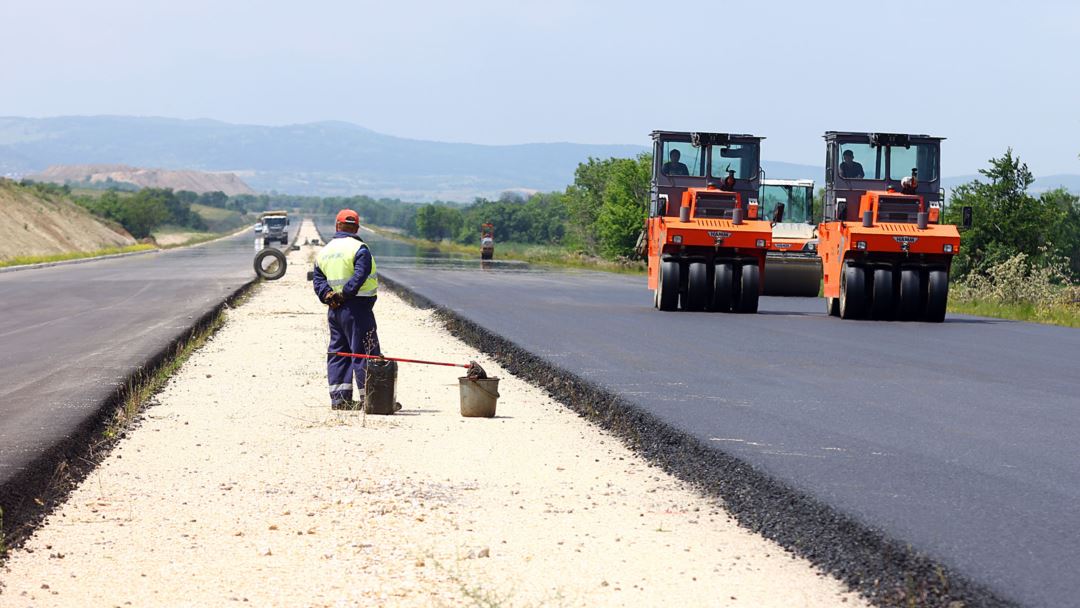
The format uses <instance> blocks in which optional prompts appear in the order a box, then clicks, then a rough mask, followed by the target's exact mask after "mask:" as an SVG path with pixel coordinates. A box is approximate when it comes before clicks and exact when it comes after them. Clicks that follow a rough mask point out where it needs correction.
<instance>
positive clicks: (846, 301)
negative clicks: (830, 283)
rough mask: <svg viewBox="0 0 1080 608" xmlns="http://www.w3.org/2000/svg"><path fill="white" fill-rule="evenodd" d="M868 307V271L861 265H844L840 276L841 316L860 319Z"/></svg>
mask: <svg viewBox="0 0 1080 608" xmlns="http://www.w3.org/2000/svg"><path fill="white" fill-rule="evenodd" d="M865 308H866V273H865V271H864V270H863V268H862V267H860V266H852V265H850V264H849V265H847V266H844V274H843V275H841V277H840V318H841V319H858V318H859V317H861V316H862V314H863V310H864V309H865Z"/></svg>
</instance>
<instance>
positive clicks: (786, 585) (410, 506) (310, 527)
mask: <svg viewBox="0 0 1080 608" xmlns="http://www.w3.org/2000/svg"><path fill="white" fill-rule="evenodd" d="M314 236H315V233H314V231H313V230H312V226H311V224H310V223H308V224H305V226H304V227H303V229H302V231H301V234H300V242H303V241H304V240H305V239H307V238H311V237H314ZM314 251H315V248H313V247H306V246H305V247H303V248H302V249H301V250H300V251H296V252H292V253H291V254H290V256H289V260H290V265H291V267H290V270H289V273H288V274H287V275H286V277H285V278H284V279H282V280H280V281H277V282H273V283H266V284H263V285H262V286H261V287H260V288H259V289H258V291H257V292H256V293H255V295H254V296H253V297H252V299H251V300H250V301H248V302H247V303H245V304H244V305H243V306H241V307H240V308H238V309H236V310H233V311H231V312H230V313H229V317H228V320H227V322H226V324H225V326H224V327H223V329H222V330H221V331H220V332H219V333H218V334H216V335H215V336H214V337H213V339H212V340H211V341H210V342H209V343H208V344H207V345H206V346H205V347H203V348H202V349H201V350H200V351H198V352H196V353H195V354H194V355H193V356H192V358H191V359H190V360H189V361H188V362H187V363H186V364H185V365H184V366H183V368H182V369H181V370H180V371H179V372H178V374H177V375H176V376H175V377H174V378H173V380H171V381H170V383H169V385H168V386H167V387H166V388H165V390H164V391H163V392H162V393H161V394H160V395H158V397H157V398H156V404H155V405H154V406H152V407H151V408H149V409H148V410H147V411H146V414H145V419H144V420H143V421H142V423H141V424H140V426H139V427H138V428H136V429H134V430H133V431H131V432H129V433H128V435H127V437H126V438H125V439H123V440H122V441H121V442H120V444H119V445H118V446H117V448H116V450H115V451H114V452H113V453H112V454H111V455H110V456H109V457H107V458H106V460H105V461H104V462H103V463H102V464H101V466H100V467H99V468H98V469H97V470H96V471H95V472H94V473H93V474H91V476H90V477H89V478H87V479H86V481H85V482H84V483H83V484H82V486H81V487H79V488H78V489H76V490H75V491H74V492H73V493H72V495H71V496H70V498H69V500H68V502H67V503H66V504H64V505H63V506H62V507H60V509H59V510H58V511H57V512H55V513H54V514H53V515H52V516H50V518H49V520H48V521H47V522H46V524H45V525H44V526H43V527H42V528H41V529H39V530H38V531H37V532H36V533H35V534H34V536H33V537H32V538H30V539H29V540H28V541H27V543H26V546H25V547H24V548H22V549H19V550H17V551H14V552H13V554H12V556H11V558H10V560H9V561H8V563H7V565H6V569H5V570H4V571H0V583H2V584H0V604H2V605H4V606H12V607H16V606H35V607H42V606H113V605H118V606H122V605H133V606H176V605H185V606H233V605H237V606H243V605H251V606H507V607H510V606H540V605H553V606H590V607H591V606H664V605H670V606H755V607H762V606H766V607H767V606H784V607H787V606H804V607H806V606H809V607H813V606H823V607H824V606H838V605H844V606H865V603H864V602H863V601H862V600H861V599H860V598H859V597H857V596H855V595H853V594H851V593H847V592H845V591H844V589H843V588H842V585H841V584H840V583H839V582H837V581H836V580H834V579H832V578H830V577H828V576H824V575H822V574H821V573H820V572H818V571H817V570H815V569H814V568H813V567H812V566H811V565H810V564H809V563H807V562H806V561H805V560H802V559H799V558H795V557H793V556H791V555H790V554H788V553H786V552H785V551H784V550H783V549H781V548H780V547H778V546H777V545H775V544H773V543H771V542H769V541H767V540H764V539H762V538H761V537H758V536H756V535H754V534H753V533H751V532H749V531H747V530H745V529H742V528H739V527H738V526H737V525H736V524H735V523H733V521H732V520H731V519H730V518H729V517H728V514H727V513H726V512H725V511H724V508H723V505H722V504H720V503H718V502H717V501H715V500H712V499H709V498H705V497H703V496H702V495H700V494H698V493H697V492H695V491H694V490H693V489H692V488H690V487H688V486H687V485H686V484H683V483H681V482H679V481H677V480H675V479H673V478H672V477H670V476H668V475H666V474H665V473H663V472H662V471H660V470H659V469H657V468H655V467H653V466H651V465H650V464H649V463H648V462H646V461H644V460H642V459H641V458H640V457H638V456H637V455H635V454H634V453H632V452H630V451H629V450H628V449H627V448H625V447H624V446H623V445H622V444H621V443H620V442H619V441H618V440H617V439H615V438H613V437H611V436H610V435H607V434H606V433H604V432H603V431H600V430H598V429H597V428H596V427H594V426H592V425H591V424H589V423H588V422H586V421H584V420H583V419H582V418H580V417H578V416H577V415H575V414H574V413H572V412H570V411H568V410H567V409H566V408H564V407H562V406H560V405H559V404H557V403H555V402H553V401H552V400H551V399H550V398H549V397H548V396H547V395H546V394H545V393H544V392H543V391H541V390H539V389H537V388H535V387H533V386H531V385H529V384H527V383H525V382H524V381H522V380H519V379H517V378H514V377H511V376H508V375H507V373H506V372H505V370H503V369H500V367H499V366H498V365H497V364H495V363H493V362H491V361H490V360H488V359H486V358H484V357H482V356H481V355H480V354H479V353H477V352H475V351H474V350H472V349H471V348H470V347H468V346H467V345H465V344H464V343H462V342H461V341H459V340H457V339H456V338H454V337H453V336H451V335H450V334H449V332H447V330H446V329H445V328H444V327H443V326H442V325H441V324H440V323H439V322H438V321H437V320H436V319H435V318H434V317H433V316H432V313H431V312H430V311H424V310H419V309H416V308H412V307H411V306H409V305H408V304H406V303H405V302H403V301H402V300H401V299H399V298H397V297H396V296H394V295H393V294H389V293H386V294H383V295H380V296H379V300H378V303H377V304H376V314H377V317H378V323H379V334H380V339H381V341H382V343H383V348H384V350H386V351H387V352H388V353H393V354H395V355H399V356H403V357H415V358H425V359H436V360H445V361H460V362H466V361H469V360H471V359H475V360H479V361H480V362H481V364H482V365H483V366H484V367H485V368H486V369H487V371H488V372H489V374H492V375H497V376H501V377H502V383H501V386H500V387H499V391H500V393H501V394H502V397H501V399H500V401H499V406H498V417H497V418H494V419H476V418H470V419H466V418H462V417H460V415H459V411H458V407H459V402H458V386H457V376H459V375H460V374H461V372H462V371H463V370H457V371H455V370H454V369H451V368H441V367H425V366H415V365H413V366H409V365H406V364H403V365H402V367H401V368H400V373H399V384H398V399H399V401H400V402H401V403H402V404H403V405H404V409H403V410H402V411H401V412H399V413H398V414H396V415H394V416H366V417H365V416H364V415H363V414H362V413H359V412H336V411H331V410H330V408H329V403H328V402H329V395H328V393H327V385H326V376H325V368H324V362H325V356H324V354H323V353H325V350H326V345H327V329H326V320H325V307H324V306H322V305H321V304H319V303H318V302H317V301H316V299H315V297H314V295H313V294H312V292H311V287H310V284H309V283H307V281H305V280H304V271H305V270H306V269H307V268H308V264H307V260H309V259H310V256H312V255H313V253H314ZM245 602H247V603H245Z"/></svg>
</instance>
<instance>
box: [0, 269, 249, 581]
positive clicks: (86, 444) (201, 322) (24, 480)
mask: <svg viewBox="0 0 1080 608" xmlns="http://www.w3.org/2000/svg"><path fill="white" fill-rule="evenodd" d="M258 283H259V279H257V278H254V279H252V280H250V281H248V282H247V283H245V284H243V285H241V286H240V287H238V288H237V289H236V290H234V291H233V292H232V293H231V294H229V295H228V296H226V297H225V298H224V299H222V300H221V301H220V302H218V303H217V304H215V305H214V306H213V307H211V308H210V310H208V311H206V312H205V313H203V314H202V315H201V316H199V317H198V318H197V319H195V320H193V321H192V322H191V324H190V325H188V326H187V328H186V329H184V330H182V331H181V332H180V333H178V334H177V335H176V336H175V337H173V339H171V340H170V341H169V342H168V343H167V344H166V345H165V346H163V347H162V348H160V349H159V350H158V351H156V352H155V353H154V354H153V355H151V356H150V357H148V358H147V359H146V361H145V362H144V363H142V364H141V365H140V366H139V367H137V368H135V369H133V370H132V371H131V372H130V373H129V374H128V375H127V376H126V377H125V378H124V379H123V380H122V381H121V383H120V384H119V385H118V386H117V388H116V389H115V390H114V391H113V392H112V393H111V394H110V395H109V396H108V397H106V398H105V399H103V400H102V401H101V402H100V403H99V404H98V405H97V407H96V411H95V413H94V414H93V415H92V416H90V417H88V418H87V419H86V421H85V422H83V424H82V425H80V426H79V427H78V428H76V429H75V431H74V432H72V433H71V434H70V435H68V436H67V437H65V438H63V439H61V440H60V441H58V442H56V443H55V444H54V445H52V446H50V447H49V448H48V449H46V450H45V451H44V452H42V453H41V455H39V456H38V457H37V458H35V459H34V460H33V461H31V462H30V463H29V464H27V466H26V467H25V468H24V470H23V471H22V472H21V473H20V474H18V475H16V476H14V477H12V478H11V479H9V480H8V481H7V482H6V483H4V484H3V485H0V524H2V526H3V527H2V529H0V548H2V549H3V551H0V563H2V562H3V560H4V558H5V557H6V554H7V553H8V552H10V550H11V549H13V548H17V547H18V546H20V545H21V544H22V542H23V541H25V540H26V538H28V537H29V536H30V535H31V534H32V533H33V532H34V530H35V529H36V528H37V527H38V526H39V525H41V523H42V522H43V521H44V520H45V518H46V517H48V516H49V514H51V513H52V512H53V510H54V509H55V508H56V507H57V506H59V505H60V504H62V503H63V501H64V500H66V499H67V496H68V494H69V493H70V492H71V490H72V489H74V488H75V487H76V486H78V485H79V484H80V483H81V482H82V481H83V480H85V479H86V477H87V476H88V475H89V474H90V473H91V472H92V471H93V470H94V468H96V466H97V464H98V463H99V462H101V460H102V459H103V458H104V457H105V456H107V455H108V454H109V452H111V451H112V448H113V447H114V446H115V445H116V443H117V442H118V441H119V440H120V439H121V438H122V437H123V436H124V433H123V432H122V433H119V434H118V436H117V437H115V438H113V439H111V440H103V439H102V433H103V431H104V430H105V429H106V428H108V426H109V422H110V420H111V419H112V417H113V415H114V414H115V413H116V411H117V410H118V409H119V408H122V407H123V404H124V401H125V399H127V397H128V396H129V395H131V394H132V393H133V392H134V391H135V390H136V389H137V388H138V387H139V385H140V384H141V383H142V382H143V380H144V379H146V378H149V377H152V376H153V375H154V374H156V373H157V372H158V371H159V370H161V369H162V368H164V367H165V366H166V365H168V364H169V363H170V362H172V361H173V360H174V359H175V358H176V357H177V355H178V354H179V353H180V351H181V350H182V349H183V347H184V346H185V345H186V344H187V343H188V342H189V341H191V340H192V338H194V337H195V336H196V335H197V334H199V333H200V332H201V331H203V330H205V329H207V328H210V327H212V326H213V325H214V324H215V322H216V321H217V320H218V319H219V318H220V317H221V315H223V314H224V313H225V311H226V310H227V309H228V308H230V307H231V306H232V304H234V303H235V302H237V301H238V300H240V299H241V298H243V297H244V296H245V295H247V293H248V292H249V291H250V290H251V289H253V288H254V287H255V286H256V285H257V284H258ZM211 335H212V334H211Z"/></svg>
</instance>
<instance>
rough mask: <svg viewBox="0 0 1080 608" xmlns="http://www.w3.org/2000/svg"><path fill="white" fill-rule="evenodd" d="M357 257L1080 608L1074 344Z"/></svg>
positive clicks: (853, 508) (989, 323)
mask: <svg viewBox="0 0 1080 608" xmlns="http://www.w3.org/2000/svg"><path fill="white" fill-rule="evenodd" d="M323 230H324V231H325V230H326V228H325V226H323ZM366 238H368V240H369V242H371V244H372V249H373V251H374V254H375V257H376V261H377V263H378V264H379V270H380V273H382V274H383V275H385V276H387V277H389V278H392V279H394V280H395V281H397V282H399V283H401V284H403V285H405V286H406V287H408V288H410V289H412V290H414V291H415V292H416V293H418V294H419V295H422V296H425V297H427V298H429V299H430V300H432V301H435V302H437V303H439V304H440V305H442V306H445V307H446V308H448V309H450V310H452V311H454V312H455V313H457V314H458V315H460V316H462V317H464V318H466V319H468V320H471V321H473V322H475V323H477V324H479V325H482V326H483V327H485V328H487V329H488V330H490V331H492V332H494V333H497V334H499V335H501V336H503V337H505V338H506V339H508V340H510V341H512V342H514V343H515V344H517V345H519V346H520V347H522V348H524V349H526V350H529V351H530V352H533V353H535V354H537V355H540V356H542V357H543V358H545V359H546V360H548V361H549V362H551V363H553V364H555V365H557V366H559V367H561V368H563V369H567V370H571V371H572V372H574V373H575V374H577V375H578V376H580V377H583V378H585V379H587V380H589V381H591V382H593V383H595V384H598V385H600V386H602V387H604V388H607V389H609V390H611V391H613V392H615V393H617V394H619V395H622V396H623V397H624V398H625V399H627V400H629V401H631V402H632V403H634V404H636V405H638V406H640V407H641V408H644V409H646V410H648V411H649V412H651V413H652V414H653V415H655V416H656V417H658V418H660V419H661V420H663V421H665V422H667V423H669V424H671V425H674V426H675V427H677V428H680V429H683V430H684V431H685V432H687V433H689V434H691V435H693V436H694V437H696V438H698V439H699V440H700V441H702V442H705V443H706V444H707V445H711V446H715V448H716V449H718V450H722V451H724V452H726V453H728V454H731V455H734V456H736V457H738V458H740V459H743V460H744V461H746V462H748V463H750V464H752V465H753V466H754V467H756V468H758V469H759V470H763V471H765V472H767V473H768V474H771V475H772V476H774V477H775V478H778V479H780V480H781V481H783V482H784V483H786V484H788V485H790V486H791V487H793V488H795V489H797V490H801V491H804V492H807V493H809V494H810V495H812V496H814V497H816V498H818V499H819V500H821V501H824V502H825V503H826V504H829V505H831V506H832V507H834V508H835V509H837V510H839V511H840V512H842V513H844V514H847V515H849V516H852V517H854V518H855V519H857V520H858V521H861V522H863V523H864V524H866V525H868V526H869V527H871V528H873V529H876V530H880V531H882V532H883V533H885V534H886V535H887V536H889V537H892V538H894V539H897V540H900V541H903V542H906V543H910V544H911V545H912V546H913V547H914V548H915V549H917V550H919V551H921V552H923V553H925V554H927V555H929V556H931V557H932V558H934V559H935V560H937V561H939V562H941V563H944V564H946V565H947V566H949V567H951V568H952V569H954V570H955V571H957V572H958V573H960V574H961V575H963V576H965V577H967V578H969V579H970V580H972V581H973V582H976V583H978V584H982V585H985V586H987V587H989V588H990V589H991V590H992V591H994V592H995V593H997V594H1000V595H1001V596H1002V597H1005V598H1009V599H1013V600H1015V601H1018V602H1021V603H1022V604H1024V605H1031V606H1076V605H1080V577H1077V576H1076V573H1077V564H1080V373H1078V372H1080V331H1078V330H1075V329H1067V328H1059V327H1051V326H1043V325H1036V324H1028V323H1015V322H1007V321H998V320H992V319H981V318H974V317H955V316H950V317H949V318H948V319H947V320H946V322H945V323H944V324H923V323H896V322H872V321H865V322H858V321H856V322H852V321H841V320H839V319H835V318H830V317H827V316H826V315H825V313H824V304H823V301H822V300H820V299H817V298H769V297H764V298H762V300H761V313H760V314H757V315H730V314H711V313H661V312H659V311H656V310H654V309H653V308H652V305H651V300H652V299H651V293H650V292H649V291H648V290H647V289H646V287H645V281H644V278H642V277H635V276H622V275H613V274H607V273H594V272H572V271H542V270H539V269H535V268H530V267H528V266H522V265H507V266H503V267H496V269H494V270H481V269H480V268H479V264H476V263H473V262H472V261H457V262H454V261H451V262H449V263H440V262H438V260H431V259H427V260H424V261H419V262H418V261H417V260H415V259H412V260H410V259H409V258H408V256H403V255H400V254H401V250H400V245H396V244H394V245H386V244H384V242H383V240H382V239H379V238H375V237H371V235H367V237H366ZM380 247H381V248H382V252H383V253H380ZM388 252H394V253H395V255H386V254H387V253H388ZM497 256H498V251H497V249H496V257H497Z"/></svg>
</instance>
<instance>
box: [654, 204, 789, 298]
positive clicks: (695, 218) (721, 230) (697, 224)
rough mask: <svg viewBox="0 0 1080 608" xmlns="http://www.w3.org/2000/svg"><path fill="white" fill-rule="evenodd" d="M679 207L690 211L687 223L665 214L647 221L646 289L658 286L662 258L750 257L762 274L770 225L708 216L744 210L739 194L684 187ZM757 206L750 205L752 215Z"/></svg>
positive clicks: (720, 258)
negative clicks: (647, 285)
mask: <svg viewBox="0 0 1080 608" xmlns="http://www.w3.org/2000/svg"><path fill="white" fill-rule="evenodd" d="M681 206H682V207H688V208H689V218H688V219H687V220H686V221H682V220H681V219H680V218H679V217H677V216H668V215H658V216H656V217H652V218H649V220H648V225H647V227H648V235H647V238H648V262H649V289H653V290H655V289H656V287H657V280H658V278H659V268H660V262H661V259H662V258H663V256H664V255H678V256H681V257H685V256H691V257H694V256H700V257H703V258H708V259H709V260H710V261H717V260H727V259H730V260H736V259H747V258H753V259H754V260H757V262H758V269H759V271H761V272H764V269H765V252H766V251H767V250H768V248H769V246H770V244H771V243H772V226H771V225H770V223H769V222H768V221H764V220H760V219H744V220H742V222H741V223H739V224H736V223H735V222H734V220H733V219H728V218H723V217H711V216H717V215H723V214H724V213H723V211H724V210H725V209H726V210H728V211H730V210H731V209H733V208H739V207H744V205H743V201H742V196H741V195H740V194H739V193H738V192H729V191H725V190H719V189H717V188H687V189H686V190H685V191H684V192H683V193H682V201H681ZM756 207H757V205H756V203H755V204H753V205H749V208H750V210H751V212H752V211H753V210H755V209H756ZM728 215H730V213H728ZM753 215H756V213H754V214H753Z"/></svg>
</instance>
